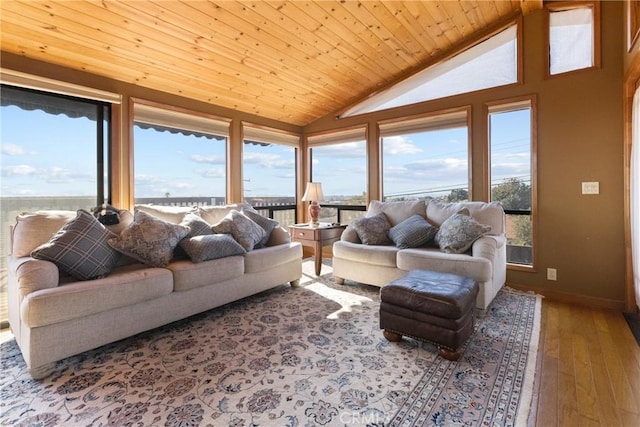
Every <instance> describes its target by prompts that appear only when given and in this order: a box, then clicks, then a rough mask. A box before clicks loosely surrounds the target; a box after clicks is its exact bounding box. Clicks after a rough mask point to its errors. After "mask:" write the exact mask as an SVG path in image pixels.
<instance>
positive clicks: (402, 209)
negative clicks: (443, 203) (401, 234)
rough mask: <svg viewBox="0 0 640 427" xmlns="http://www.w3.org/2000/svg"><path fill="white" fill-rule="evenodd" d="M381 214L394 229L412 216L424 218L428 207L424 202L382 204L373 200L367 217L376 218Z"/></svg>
mask: <svg viewBox="0 0 640 427" xmlns="http://www.w3.org/2000/svg"><path fill="white" fill-rule="evenodd" d="M380 212H383V213H384V214H386V215H387V220H388V221H389V223H390V224H391V226H392V227H393V226H394V225H398V224H400V223H401V222H402V221H404V220H405V219H407V218H409V217H410V216H412V215H420V216H422V217H424V216H425V213H426V205H425V202H424V200H411V201H402V202H381V201H379V200H372V201H371V203H369V209H367V215H366V216H375V215H378V214H379V213H380Z"/></svg>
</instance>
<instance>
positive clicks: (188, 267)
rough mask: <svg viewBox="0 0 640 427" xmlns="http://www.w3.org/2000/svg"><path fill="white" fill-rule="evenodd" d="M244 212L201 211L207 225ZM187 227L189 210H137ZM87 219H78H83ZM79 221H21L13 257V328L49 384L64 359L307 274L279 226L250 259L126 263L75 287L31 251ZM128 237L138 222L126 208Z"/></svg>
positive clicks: (59, 217) (51, 214) (30, 217)
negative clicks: (156, 264) (130, 227)
mask: <svg viewBox="0 0 640 427" xmlns="http://www.w3.org/2000/svg"><path fill="white" fill-rule="evenodd" d="M242 207H243V206H242V205H228V206H224V207H208V208H199V214H201V216H202V218H203V219H207V222H209V221H216V220H219V219H221V218H223V217H225V215H226V214H227V213H229V212H230V211H231V210H232V209H241V208H242ZM138 208H139V209H140V210H145V211H146V212H148V213H150V214H152V215H154V214H155V215H157V217H158V218H162V219H163V220H165V221H168V222H171V223H175V224H177V223H180V221H181V219H182V218H183V217H184V215H185V213H186V212H187V211H190V210H191V208H155V207H144V206H140V207H137V208H136V209H138ZM78 215H79V214H78ZM74 217H76V212H72V211H39V212H35V213H29V214H23V215H20V216H19V217H18V218H17V222H16V224H15V225H14V226H13V227H12V230H11V233H12V236H11V237H12V239H11V252H10V253H11V255H10V256H9V259H8V265H9V272H8V303H9V322H10V326H11V330H12V331H13V334H14V335H15V338H16V340H17V343H18V345H19V346H20V349H21V351H22V354H23V356H24V360H25V361H26V364H27V366H28V367H29V370H30V373H31V375H32V376H33V377H34V378H42V377H45V376H47V375H49V373H50V372H51V371H52V369H53V367H54V366H55V363H54V362H56V361H58V360H61V359H63V358H66V357H69V356H72V355H75V354H78V353H81V352H84V351H87V350H90V349H93V348H96V347H99V346H101V345H104V344H107V343H111V342H114V341H117V340H120V339H122V338H125V337H128V336H131V335H134V334H136V333H139V332H142V331H146V330H149V329H152V328H156V327H158V326H161V325H164V324H167V323H170V322H173V321H176V320H179V319H183V318H185V317H188V316H191V315H193V314H196V313H199V312H202V311H206V310H208V309H211V308H214V307H218V306H221V305H223V304H227V303H229V302H232V301H235V300H238V299H241V298H244V297H247V296H249V295H252V294H256V293H258V292H261V291H264V290H266V289H269V288H272V287H275V286H278V285H281V284H284V283H287V282H290V283H291V285H292V286H296V285H297V284H298V283H299V279H300V277H301V275H302V247H301V245H300V244H299V243H292V242H291V241H290V238H289V234H288V232H287V231H286V230H285V229H284V228H282V227H279V226H277V227H276V228H274V229H273V231H272V232H271V233H270V237H269V238H268V239H269V240H268V241H267V242H266V245H265V246H264V247H262V248H260V249H254V250H250V251H248V252H246V254H244V255H235V256H225V257H222V258H218V259H211V260H207V261H203V262H197V263H194V262H192V261H191V260H190V259H188V258H186V259H178V260H172V261H171V262H170V263H169V264H168V265H166V267H150V266H148V265H145V264H142V263H140V262H136V261H134V260H132V259H131V258H128V257H125V256H123V257H122V258H123V259H125V260H126V261H122V260H120V261H119V263H118V265H116V266H115V268H113V269H112V271H111V272H110V273H109V274H108V275H106V277H103V278H96V279H93V280H77V279H74V278H73V277H71V276H68V275H65V274H62V273H61V272H60V271H59V270H58V267H57V265H56V264H54V263H53V262H51V261H47V260H42V259H34V258H32V257H31V256H30V254H31V252H32V250H33V249H34V248H36V247H38V246H39V245H41V244H43V243H46V242H47V241H48V240H49V239H50V238H51V236H52V235H53V234H54V233H56V231H57V230H59V229H60V227H62V226H63V225H65V224H66V223H67V222H69V221H70V219H72V218H74ZM120 218H121V221H120V224H118V225H114V226H109V227H108V228H110V229H111V230H112V231H114V232H115V233H116V234H117V233H120V232H121V231H122V230H123V229H124V227H125V226H126V225H127V223H129V222H131V221H132V219H133V215H132V214H131V213H129V212H128V211H122V212H121V215H120Z"/></svg>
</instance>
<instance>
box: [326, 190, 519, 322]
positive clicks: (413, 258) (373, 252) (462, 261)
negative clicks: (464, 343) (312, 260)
mask: <svg viewBox="0 0 640 427" xmlns="http://www.w3.org/2000/svg"><path fill="white" fill-rule="evenodd" d="M465 208H466V209H467V210H468V212H469V213H470V215H471V217H472V218H474V219H475V220H476V221H477V222H478V223H480V224H484V225H487V226H490V231H488V232H486V233H485V234H484V235H483V236H481V237H479V238H477V240H475V241H473V244H472V246H471V247H470V248H469V250H468V251H465V252H464V253H446V252H444V251H442V250H441V249H440V248H439V247H438V246H437V245H436V244H435V243H433V244H431V245H426V246H424V247H415V248H405V249H399V248H397V247H396V245H394V244H393V243H392V242H390V243H389V244H377V245H370V244H362V243H361V241H360V239H359V236H358V234H357V232H356V230H355V229H354V227H352V226H349V227H347V229H346V230H345V232H344V233H343V234H342V238H341V240H340V241H339V242H336V243H334V245H333V276H334V280H335V281H336V282H337V283H343V282H344V279H349V280H354V281H357V282H360V283H366V284H370V285H376V286H384V285H385V284H387V283H389V282H391V281H393V280H396V279H398V278H400V277H402V276H404V275H405V274H406V273H407V272H408V271H410V270H416V269H424V270H432V271H437V272H444V273H453V274H458V275H461V276H465V277H469V278H471V279H474V280H475V281H477V282H478V283H479V285H480V292H479V294H478V297H477V299H476V307H477V308H479V309H481V310H486V309H487V307H488V306H489V304H490V303H491V301H492V300H493V298H494V297H495V296H496V294H497V293H498V291H499V290H500V288H501V287H502V286H503V285H504V283H505V280H506V236H505V214H504V210H503V209H502V206H501V205H500V204H498V203H484V202H460V203H451V204H443V203H440V202H437V201H426V202H425V201H403V202H380V201H377V200H374V201H372V202H371V204H370V205H369V208H368V210H367V213H366V215H365V217H373V216H375V215H378V214H380V213H381V212H383V213H384V214H385V216H386V218H387V219H388V221H389V223H390V225H391V226H392V227H393V226H396V225H398V224H400V223H401V222H402V221H404V220H406V219H407V218H409V217H411V216H413V215H420V216H421V217H424V218H425V219H426V220H427V222H428V223H430V224H432V225H434V226H436V227H440V226H441V225H442V224H443V223H444V222H445V220H447V219H448V218H449V217H451V216H452V215H454V214H456V213H457V212H459V211H460V210H461V209H465Z"/></svg>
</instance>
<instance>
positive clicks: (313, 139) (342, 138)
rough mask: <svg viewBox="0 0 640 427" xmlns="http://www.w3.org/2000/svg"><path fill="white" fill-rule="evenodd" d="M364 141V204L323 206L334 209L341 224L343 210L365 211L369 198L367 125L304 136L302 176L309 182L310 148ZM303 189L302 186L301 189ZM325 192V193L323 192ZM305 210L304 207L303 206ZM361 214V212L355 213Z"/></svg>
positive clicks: (310, 177) (311, 175)
mask: <svg viewBox="0 0 640 427" xmlns="http://www.w3.org/2000/svg"><path fill="white" fill-rule="evenodd" d="M361 141H364V143H365V167H366V173H365V190H364V191H365V194H366V200H365V204H364V205H347V204H327V205H326V206H325V207H326V208H329V209H336V214H337V221H338V222H339V223H341V224H344V223H347V222H344V221H343V212H350V213H351V214H353V212H366V208H367V206H368V205H369V201H370V200H371V189H370V188H369V178H370V174H371V171H370V170H369V149H368V147H369V142H368V141H369V127H368V126H367V125H366V124H359V125H355V126H348V127H345V128H340V129H337V130H330V131H323V132H318V133H310V134H308V135H307V136H306V159H307V166H308V167H307V168H306V175H305V177H304V183H305V185H306V183H307V182H311V181H312V178H313V157H312V149H313V148H318V147H322V146H327V145H337V144H347V143H349V142H361ZM302 190H304V188H303V189H302ZM325 194H326V193H325ZM305 211H306V208H305ZM356 215H363V214H356Z"/></svg>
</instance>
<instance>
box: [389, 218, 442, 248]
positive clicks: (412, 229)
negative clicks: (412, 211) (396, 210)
mask: <svg viewBox="0 0 640 427" xmlns="http://www.w3.org/2000/svg"><path fill="white" fill-rule="evenodd" d="M437 232H438V228H437V227H434V226H433V225H431V224H429V223H428V222H427V220H426V219H424V218H423V217H422V216H420V215H411V216H410V217H409V218H407V219H405V220H404V221H402V222H401V223H400V224H398V225H395V226H393V227H391V229H390V230H389V237H390V238H391V240H393V243H395V244H396V247H397V248H399V249H406V248H417V247H419V246H424V245H426V244H427V243H429V242H431V241H432V240H433V239H434V237H436V233H437Z"/></svg>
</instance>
